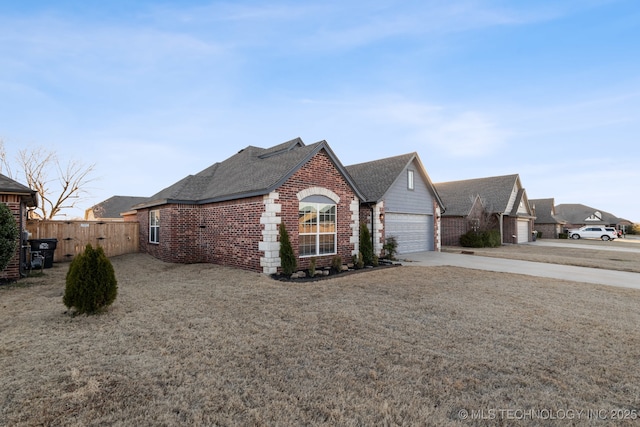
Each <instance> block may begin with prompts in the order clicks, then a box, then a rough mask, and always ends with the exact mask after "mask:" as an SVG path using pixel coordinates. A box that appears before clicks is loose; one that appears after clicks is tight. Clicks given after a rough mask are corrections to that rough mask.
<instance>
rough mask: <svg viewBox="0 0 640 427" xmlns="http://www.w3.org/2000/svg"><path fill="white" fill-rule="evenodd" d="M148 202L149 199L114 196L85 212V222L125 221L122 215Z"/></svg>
mask: <svg viewBox="0 0 640 427" xmlns="http://www.w3.org/2000/svg"><path fill="white" fill-rule="evenodd" d="M145 200H147V197H134V196H113V197H109V198H108V199H107V200H104V201H102V202H100V203H98V204H97V205H94V206H91V207H90V208H89V209H87V210H85V211H84V219H85V220H88V221H90V220H103V221H124V219H123V217H122V215H121V214H122V213H124V212H128V211H129V210H131V207H132V206H134V205H137V204H138V203H142V202H143V201H145Z"/></svg>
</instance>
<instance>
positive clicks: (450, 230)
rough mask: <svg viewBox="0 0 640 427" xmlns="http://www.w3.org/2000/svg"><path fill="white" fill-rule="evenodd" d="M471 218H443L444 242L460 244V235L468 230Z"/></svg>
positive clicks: (446, 244)
mask: <svg viewBox="0 0 640 427" xmlns="http://www.w3.org/2000/svg"><path fill="white" fill-rule="evenodd" d="M468 226H469V220H468V219H467V218H465V217H461V216H455V217H443V218H442V244H443V245H445V246H459V245H460V236H462V235H463V234H464V233H466V232H467V229H468Z"/></svg>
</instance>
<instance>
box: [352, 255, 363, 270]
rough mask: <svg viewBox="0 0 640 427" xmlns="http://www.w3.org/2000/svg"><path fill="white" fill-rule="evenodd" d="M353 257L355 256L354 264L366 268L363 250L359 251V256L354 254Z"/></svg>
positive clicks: (358, 267)
mask: <svg viewBox="0 0 640 427" xmlns="http://www.w3.org/2000/svg"><path fill="white" fill-rule="evenodd" d="M353 257H354V262H353V265H354V266H355V267H356V268H357V269H361V268H364V265H365V263H364V259H363V256H362V252H358V255H357V256H356V255H354V256H353Z"/></svg>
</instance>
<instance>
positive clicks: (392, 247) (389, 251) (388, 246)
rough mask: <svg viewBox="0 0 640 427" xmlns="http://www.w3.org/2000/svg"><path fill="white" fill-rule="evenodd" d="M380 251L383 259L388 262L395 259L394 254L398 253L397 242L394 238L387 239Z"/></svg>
mask: <svg viewBox="0 0 640 427" xmlns="http://www.w3.org/2000/svg"><path fill="white" fill-rule="evenodd" d="M382 250H383V251H384V258H386V259H389V260H394V259H396V254H397V253H398V241H397V240H396V238H395V236H389V237H387V239H386V241H385V243H384V245H382Z"/></svg>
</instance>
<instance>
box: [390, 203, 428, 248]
mask: <svg viewBox="0 0 640 427" xmlns="http://www.w3.org/2000/svg"><path fill="white" fill-rule="evenodd" d="M384 223H385V236H386V237H391V236H395V238H396V240H397V241H398V253H399V254H406V253H409V252H421V251H432V250H433V216H432V215H421V214H401V213H391V212H389V213H387V214H386V215H385V220H384Z"/></svg>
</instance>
